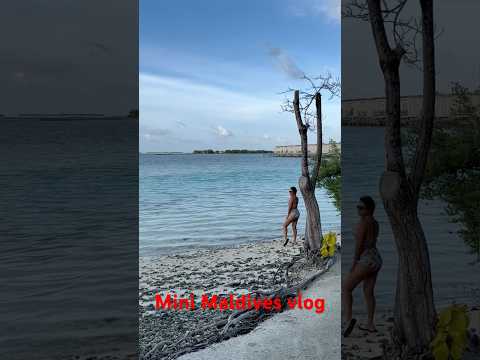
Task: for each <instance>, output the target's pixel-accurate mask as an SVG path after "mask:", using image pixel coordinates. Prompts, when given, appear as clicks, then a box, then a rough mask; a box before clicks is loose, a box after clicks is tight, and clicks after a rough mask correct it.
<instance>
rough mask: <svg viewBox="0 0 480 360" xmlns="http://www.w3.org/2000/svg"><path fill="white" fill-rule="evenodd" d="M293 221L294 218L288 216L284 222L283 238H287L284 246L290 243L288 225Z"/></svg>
mask: <svg viewBox="0 0 480 360" xmlns="http://www.w3.org/2000/svg"><path fill="white" fill-rule="evenodd" d="M291 222H292V219H290V218H286V219H285V222H284V223H283V238H284V240H285V243H284V244H283V246H285V245H287V243H288V225H290V223H291Z"/></svg>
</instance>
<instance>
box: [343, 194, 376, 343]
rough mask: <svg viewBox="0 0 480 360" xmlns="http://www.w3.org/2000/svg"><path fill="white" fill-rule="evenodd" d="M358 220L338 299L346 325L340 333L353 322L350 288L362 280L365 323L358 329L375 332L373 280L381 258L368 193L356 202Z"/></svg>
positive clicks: (348, 333) (346, 330) (351, 327)
mask: <svg viewBox="0 0 480 360" xmlns="http://www.w3.org/2000/svg"><path fill="white" fill-rule="evenodd" d="M357 210H358V215H359V216H360V221H359V223H358V225H357V229H356V231H355V256H354V258H353V264H352V268H351V270H350V273H349V274H348V275H347V277H346V278H345V280H344V282H343V289H342V290H343V291H342V298H343V299H342V300H343V309H344V311H345V312H344V316H345V323H346V329H345V331H344V333H343V335H344V336H345V337H346V336H348V335H350V333H351V332H352V330H353V327H354V326H355V323H356V322H357V320H356V319H354V318H352V304H353V297H352V292H353V290H354V289H355V288H356V287H357V286H358V284H360V282H362V281H363V293H364V296H365V302H366V304H367V312H368V323H367V324H366V325H364V326H359V328H360V329H362V330H365V331H369V332H376V331H377V330H376V328H375V324H374V315H375V293H374V290H375V283H376V282H377V275H378V272H379V271H380V268H381V267H382V258H381V256H380V254H379V252H378V250H377V237H378V231H379V226H378V222H377V220H375V218H374V217H373V212H374V211H375V202H374V201H373V199H372V198H371V197H370V196H363V197H361V198H360V201H359V203H358V205H357Z"/></svg>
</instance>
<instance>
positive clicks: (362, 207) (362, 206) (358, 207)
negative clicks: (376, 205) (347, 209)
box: [357, 205, 365, 210]
mask: <svg viewBox="0 0 480 360" xmlns="http://www.w3.org/2000/svg"><path fill="white" fill-rule="evenodd" d="M357 209H358V210H364V209H365V206H364V205H357Z"/></svg>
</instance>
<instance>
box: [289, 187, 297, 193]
mask: <svg viewBox="0 0 480 360" xmlns="http://www.w3.org/2000/svg"><path fill="white" fill-rule="evenodd" d="M290 190H291V191H293V193H294V194H296V193H297V188H296V187H295V186H292V187H291V188H290Z"/></svg>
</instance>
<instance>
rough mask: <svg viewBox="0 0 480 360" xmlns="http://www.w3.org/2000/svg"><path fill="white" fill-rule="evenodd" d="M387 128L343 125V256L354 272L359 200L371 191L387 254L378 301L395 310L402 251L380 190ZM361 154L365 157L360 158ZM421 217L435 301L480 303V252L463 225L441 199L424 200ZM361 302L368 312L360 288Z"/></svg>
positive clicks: (345, 268) (381, 247) (357, 297)
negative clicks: (461, 232) (479, 256)
mask: <svg viewBox="0 0 480 360" xmlns="http://www.w3.org/2000/svg"><path fill="white" fill-rule="evenodd" d="M383 134H384V130H383V128H362V127H355V128H351V127H344V128H343V129H342V150H343V152H342V171H343V184H342V188H343V194H342V195H343V198H342V245H343V249H342V260H343V271H344V272H345V271H348V269H349V268H350V266H351V260H352V258H353V245H354V244H353V236H352V230H353V228H354V226H355V224H356V222H357V220H358V216H357V209H356V204H357V202H358V198H359V197H360V196H362V195H370V196H372V197H373V198H374V200H375V202H376V203H377V209H376V212H375V217H376V218H377V220H378V222H379V224H380V235H379V240H378V244H377V245H378V248H379V250H380V253H381V255H382V257H383V268H382V270H381V272H380V274H379V277H378V282H377V288H376V294H377V306H379V307H382V308H386V309H389V308H391V307H392V305H393V302H394V293H395V284H396V269H397V253H396V248H395V243H394V239H393V235H392V232H391V230H390V225H389V221H388V218H387V215H386V213H385V211H384V209H383V205H382V203H381V200H380V196H379V194H378V184H379V180H380V176H381V174H382V172H383V170H384V148H383V145H384V141H383V136H384V135H383ZM359 154H360V155H361V159H362V161H360V162H359V161H358V159H359ZM419 217H420V221H421V223H422V225H423V229H424V232H425V234H426V237H427V242H428V245H429V251H430V260H431V266H432V278H433V287H434V296H435V301H436V303H437V304H438V305H442V304H448V303H452V302H457V303H463V302H467V303H478V301H479V300H480V292H479V289H480V277H479V276H478V271H479V267H480V264H478V263H476V264H472V262H473V261H474V260H475V258H476V257H475V255H472V254H470V253H469V248H468V247H467V246H466V245H465V244H464V242H463V240H462V239H461V238H460V237H459V236H458V235H457V233H456V231H457V230H458V229H459V225H458V224H453V223H452V222H451V221H450V219H449V217H448V216H447V215H446V214H445V204H444V203H442V202H440V201H421V202H420V204H419ZM355 294H356V295H355V301H356V303H355V307H356V309H357V311H363V309H364V305H363V295H362V292H361V289H357V290H356V292H355Z"/></svg>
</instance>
